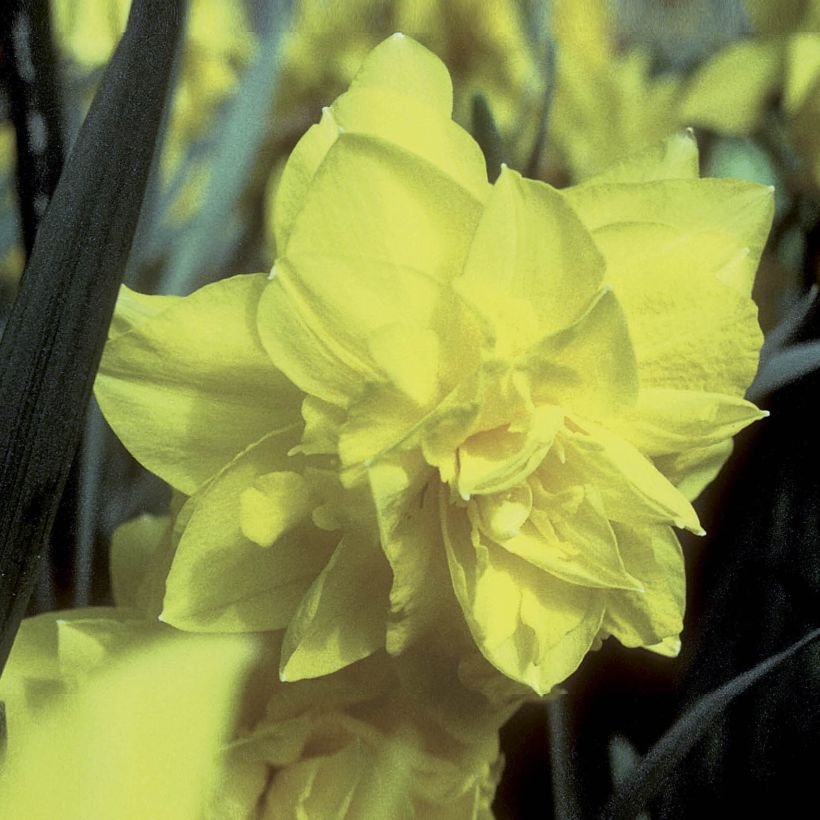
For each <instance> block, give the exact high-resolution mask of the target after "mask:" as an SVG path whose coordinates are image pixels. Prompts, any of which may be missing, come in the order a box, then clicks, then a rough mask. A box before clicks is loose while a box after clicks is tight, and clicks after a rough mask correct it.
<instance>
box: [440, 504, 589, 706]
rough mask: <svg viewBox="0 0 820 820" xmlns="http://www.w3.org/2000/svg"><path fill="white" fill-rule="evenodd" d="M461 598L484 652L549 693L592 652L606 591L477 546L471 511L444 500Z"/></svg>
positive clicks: (443, 511) (446, 535)
mask: <svg viewBox="0 0 820 820" xmlns="http://www.w3.org/2000/svg"><path fill="white" fill-rule="evenodd" d="M440 503H441V516H442V528H443V532H444V541H445V546H446V549H447V560H448V563H449V565H450V574H451V577H452V580H453V588H454V589H455V592H456V597H457V598H458V601H459V603H460V604H461V608H462V611H463V612H464V616H465V618H466V620H467V624H468V626H469V627H470V631H471V632H472V634H473V637H474V639H475V641H476V645H477V646H478V648H479V649H480V650H481V652H482V654H483V655H484V656H485V657H486V658H487V660H489V661H490V663H492V664H493V665H494V666H495V667H496V668H497V669H499V670H500V671H501V672H503V673H504V674H505V675H506V676H507V677H509V678H512V679H513V680H516V681H519V682H521V683H523V684H525V685H526V686H529V687H530V688H531V689H532V690H533V691H535V692H536V693H537V694H545V693H546V692H549V691H550V690H551V689H552V688H553V687H554V686H556V685H557V684H559V683H561V682H562V681H563V680H564V679H565V678H567V677H568V676H569V675H570V674H571V673H572V672H574V671H575V669H577V668H578V666H579V665H580V663H581V661H582V660H583V659H584V657H585V656H586V654H587V652H588V651H589V650H590V648H591V646H592V644H593V642H594V640H595V637H596V635H597V633H598V629H599V628H600V625H601V620H602V618H603V609H604V604H603V596H604V593H603V592H602V591H601V590H595V589H590V588H587V587H580V586H574V585H571V584H566V583H564V582H563V581H560V580H558V579H556V578H554V577H553V576H551V575H550V574H549V573H546V572H544V571H543V570H540V569H537V568H536V567H534V566H533V565H532V564H530V563H528V562H526V561H523V560H521V559H520V558H518V557H516V556H514V555H512V554H510V553H509V552H507V551H506V550H504V549H503V548H501V547H500V546H498V545H493V544H492V543H482V542H480V541H479V542H474V541H473V539H472V538H471V534H470V524H469V521H468V520H467V515H466V512H465V511H464V510H462V509H459V508H457V507H452V506H450V505H449V504H448V503H447V500H446V497H445V496H444V495H442V496H441V497H440Z"/></svg>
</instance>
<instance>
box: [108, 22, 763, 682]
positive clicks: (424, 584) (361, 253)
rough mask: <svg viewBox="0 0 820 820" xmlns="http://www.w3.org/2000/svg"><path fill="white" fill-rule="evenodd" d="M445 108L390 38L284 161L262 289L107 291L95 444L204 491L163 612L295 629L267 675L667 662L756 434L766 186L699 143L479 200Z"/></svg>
mask: <svg viewBox="0 0 820 820" xmlns="http://www.w3.org/2000/svg"><path fill="white" fill-rule="evenodd" d="M451 109H452V91H451V85H450V80H449V77H448V75H447V71H446V69H445V67H444V66H443V64H442V63H441V62H440V61H439V60H438V59H437V58H436V57H434V56H433V55H432V54H431V53H429V52H428V51H426V50H425V49H424V48H422V47H421V46H420V45H418V44H417V43H416V42H414V41H413V40H412V39H410V38H407V37H402V36H401V35H395V36H394V37H392V38H390V39H389V40H387V41H385V42H384V43H382V44H381V45H380V46H379V47H377V48H376V49H375V50H374V51H373V52H372V53H371V54H370V56H369V57H368V58H367V60H366V61H365V63H364V64H363V66H362V68H361V70H360V72H359V74H358V75H357V77H356V79H355V80H354V82H353V84H352V85H351V88H350V90H349V91H348V92H347V93H346V94H344V95H342V96H341V97H339V99H338V100H337V101H336V102H335V103H334V104H333V105H332V106H331V107H330V108H329V109H326V110H325V111H324V113H323V116H322V119H321V122H320V123H319V124H317V125H315V126H314V127H313V128H312V129H311V130H310V131H308V132H307V134H305V136H304V137H303V139H302V140H301V142H300V143H299V144H298V145H297V147H296V148H295V150H294V152H293V154H292V155H291V157H290V160H289V162H288V165H287V167H286V169H285V171H284V174H283V176H282V180H281V185H280V189H279V193H278V198H277V202H276V214H275V215H276V232H277V236H276V245H277V248H279V253H280V255H279V257H278V258H277V259H276V262H275V265H274V267H273V270H272V272H271V274H270V276H269V277H266V276H264V275H262V274H259V275H256V276H246V277H235V278H234V279H232V280H226V281H224V282H221V283H218V284H216V285H212V286H209V288H206V289H204V290H203V291H200V292H199V293H196V294H193V295H192V296H191V297H188V298H186V299H182V300H178V301H171V302H169V301H167V299H166V300H163V299H162V298H154V299H152V298H150V297H139V296H136V295H133V294H130V295H126V296H125V297H124V299H123V302H122V306H121V310H120V314H119V317H120V318H119V323H120V324H119V325H115V335H114V337H113V338H112V341H111V342H110V343H109V347H108V350H107V352H106V355H105V357H104V361H103V367H102V371H101V377H100V379H99V381H98V386H97V392H98V397H99V399H100V402H101V405H102V407H103V410H104V412H105V413H106V415H107V416H108V418H109V421H110V422H111V423H112V425H113V427H114V429H115V430H116V431H117V432H118V433H119V434H120V435H121V437H122V438H123V440H124V442H125V443H126V445H127V446H129V447H130V448H131V449H132V450H133V452H134V453H135V454H136V456H137V457H138V458H140V459H141V460H142V461H143V462H144V463H145V464H146V465H147V466H148V467H149V468H151V469H153V470H155V471H156V472H158V473H159V474H160V475H162V476H163V477H165V478H167V479H168V480H169V481H170V482H171V483H172V484H173V485H174V486H175V487H176V488H177V489H178V490H181V491H182V492H183V493H185V494H188V495H191V496H192V497H191V499H190V500H189V501H188V502H187V504H186V506H185V507H183V509H182V512H181V513H180V516H179V524H178V529H179V531H180V532H181V533H182V535H181V539H180V541H179V545H178V547H177V551H176V554H175V555H174V556H172V558H171V570H170V574H169V577H168V582H167V587H166V599H165V609H164V612H163V615H162V617H163V618H164V619H166V620H168V621H170V622H171V623H174V624H175V625H177V626H181V627H182V628H186V629H195V630H220V629H222V630H226V629H227V630H233V631H237V630H242V629H247V630H252V629H263V628H267V629H277V628H281V627H284V628H286V630H287V631H286V633H285V637H284V641H283V649H282V674H283V676H284V677H286V678H287V679H295V678H299V677H311V676H316V675H322V674H326V673H329V672H332V671H334V670H335V669H338V668H340V667H341V666H345V665H347V664H349V663H352V662H353V661H354V660H356V659H358V658H361V657H364V656H366V655H368V654H371V653H373V652H376V651H377V650H378V649H380V648H383V647H385V646H386V648H387V650H388V651H389V652H391V653H392V654H394V655H396V656H402V655H405V654H406V655H408V656H409V655H412V653H413V652H415V651H419V647H422V648H427V649H428V650H429V654H430V657H444V656H446V655H447V653H448V651H449V652H451V653H458V654H460V656H461V659H462V664H461V670H460V675H461V677H462V679H463V680H466V681H473V682H477V681H478V680H479V678H480V679H481V681H482V682H483V683H485V684H486V683H487V681H488V680H490V681H492V680H493V679H494V680H495V681H496V682H499V681H502V680H503V678H501V677H500V676H499V675H498V673H502V674H503V676H506V678H507V679H511V680H512V681H515V682H517V684H519V685H521V684H523V685H524V686H525V687H528V688H529V689H530V690H532V691H534V692H536V693H546V692H549V691H550V690H551V689H552V688H553V687H555V686H556V685H557V684H560V683H561V682H562V681H563V680H564V679H565V678H566V677H567V676H568V675H570V674H571V673H572V672H573V671H574V670H575V669H576V668H577V667H578V665H579V664H580V663H581V661H582V660H583V658H584V656H585V655H586V653H587V652H588V651H589V650H590V649H591V648H593V647H594V646H596V645H598V644H599V642H600V640H601V639H602V638H605V637H607V636H610V635H612V636H614V637H616V638H617V639H618V640H619V641H621V642H622V643H624V644H625V645H627V646H644V647H648V648H650V649H653V650H655V651H658V652H661V653H666V654H674V653H675V652H676V651H677V649H678V646H679V633H680V630H681V625H682V624H681V621H682V613H683V605H684V577H683V561H682V556H681V551H680V547H679V544H678V540H677V537H676V535H675V528H684V529H688V530H690V531H692V532H696V533H697V532H701V527H700V524H699V522H698V517H697V515H696V513H695V511H694V509H693V508H692V506H691V503H690V502H691V500H692V499H693V498H694V497H695V496H696V495H697V494H698V493H699V492H700V490H701V489H702V487H703V486H704V485H705V484H706V483H707V482H708V481H710V480H711V478H713V477H714V475H715V473H716V472H717V470H718V469H719V467H720V465H721V463H722V462H723V460H724V459H725V458H726V456H727V454H728V451H729V449H730V447H731V436H732V435H733V434H734V433H735V432H737V431H738V430H740V429H741V428H743V427H744V426H746V425H748V424H749V423H751V422H753V421H754V420H756V419H758V418H760V417H761V416H762V415H763V414H762V413H761V412H760V411H759V410H758V409H757V408H755V407H754V406H753V405H751V404H749V403H748V402H746V401H744V399H743V398H742V396H743V393H744V391H745V389H746V387H747V386H748V384H749V382H750V381H751V379H752V377H753V375H754V372H755V368H756V364H757V355H758V349H759V346H760V341H761V338H760V332H759V329H758V326H757V321H756V309H755V306H754V304H753V303H752V301H751V299H750V297H749V292H750V289H751V283H752V279H753V276H754V272H755V269H756V265H757V261H758V257H759V255H760V253H761V250H762V246H763V243H764V241H765V237H766V234H767V231H768V228H769V225H770V221H771V216H772V195H771V191H770V189H768V188H765V187H762V186H759V185H755V184H752V183H747V182H738V181H727V180H701V179H698V177H697V151H696V147H695V144H694V141H693V139H692V138H691V136H690V135H688V134H683V135H680V136H678V137H675V138H673V139H671V140H670V141H668V142H667V143H665V144H663V145H660V146H658V147H657V148H655V149H654V150H653V151H651V152H649V153H648V154H646V155H645V156H643V157H640V158H637V159H634V160H629V161H626V162H624V163H622V164H620V165H618V166H615V167H613V168H611V169H610V170H608V171H607V172H605V173H604V174H603V175H602V176H599V177H597V178H595V179H593V180H591V181H589V182H588V183H586V184H584V185H582V186H579V187H577V188H570V189H567V190H565V191H557V190H555V189H553V188H551V187H550V186H548V185H546V184H544V183H541V182H535V181H531V180H528V179H524V178H522V177H521V176H520V175H519V174H518V173H516V172H515V171H513V170H510V169H508V168H504V169H503V171H502V173H501V174H500V176H499V178H498V180H497V181H496V183H495V184H494V185H490V184H489V183H488V181H487V176H486V171H485V164H484V159H483V157H482V155H481V153H480V150H479V148H478V146H477V145H476V144H475V143H474V142H473V140H472V139H471V137H470V136H469V135H468V134H467V133H466V132H465V131H463V130H462V129H461V128H460V127H459V126H457V125H456V124H455V123H453V121H452V119H451ZM163 317H165V318H163ZM128 328H130V329H128ZM219 328H221V329H222V330H223V333H224V334H225V335H215V336H213V338H212V335H213V334H214V333H215V330H217V329H219ZM122 330H124V331H125V332H121V331H122ZM229 332H230V333H234V332H235V336H233V337H227V334H228V333H229ZM117 334H119V335H117ZM294 385H295V387H294ZM297 388H298V389H297ZM299 404H300V405H301V408H299ZM299 409H301V417H300V415H299ZM273 430H278V431H279V432H277V433H271V432H270V431H273ZM246 448H247V449H246ZM220 528H221V529H220ZM217 530H218V531H219V532H221V533H223V534H225V533H228V532H230V533H233V535H232V536H231V537H230V538H229V537H228V536H227V535H225V536H224V538H223V539H222V540H221V541H219V540H218V539H217V536H215V535H214V533H215V532H217ZM259 555H264V556H266V557H265V558H264V559H262V558H259V557H258V556H259ZM240 556H242V558H241V560H240ZM229 570H230V571H229ZM183 579H184V580H183ZM218 589H221V590H222V591H221V592H217V591H215V590H218ZM220 596H221V597H220ZM217 597H220V600H221V601H222V602H226V603H225V605H224V606H222V608H221V609H219V608H218V607H215V606H213V605H211V604H212V602H213V600H214V599H215V598H217ZM209 601H210V602H211V604H209V603H208V602H209ZM271 601H274V602H275V603H271ZM226 613H228V614H226ZM459 630H461V631H459ZM451 636H454V637H452V640H451ZM463 636H467V642H466V645H467V647H468V649H465V641H463V640H462V639H461V638H462V637H463ZM476 648H477V650H478V651H479V652H480V655H479V654H478V652H476V651H475V649H476ZM470 652H474V653H475V656H476V657H472V656H471V655H470V654H469V653H470ZM481 656H483V660H482V659H481ZM487 661H488V662H489V664H487V663H486V662H487ZM482 664H483V666H482ZM493 670H495V671H493ZM432 672H433V674H435V670H434V669H433V670H432ZM471 673H472V674H471ZM479 673H480V674H479ZM488 674H489V677H488ZM485 691H490V689H489V688H487V687H485Z"/></svg>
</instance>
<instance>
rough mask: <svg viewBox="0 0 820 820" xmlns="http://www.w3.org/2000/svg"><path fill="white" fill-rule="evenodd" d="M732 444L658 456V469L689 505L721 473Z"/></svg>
mask: <svg viewBox="0 0 820 820" xmlns="http://www.w3.org/2000/svg"><path fill="white" fill-rule="evenodd" d="M732 446H733V445H732V440H731V439H725V440H724V441H721V442H718V443H717V444H712V445H709V446H708V447H697V448H695V449H693V450H687V451H686V452H683V453H675V454H673V455H668V456H657V457H656V458H655V459H653V460H654V462H655V466H656V467H657V468H658V469H659V470H660V471H661V472H662V473H663V474H664V475H665V476H666V477H667V478H668V479H669V480H670V481H671V482H672V483H673V484H674V485H675V486H676V487H677V488H678V490H680V492H681V493H683V495H685V496H686V497H687V498H688V499H689V500H690V501H691V500H693V499H695V498H697V497H698V496H699V495H700V494H701V493H702V492H703V490H704V488H705V487H706V486H707V485H708V484H710V483H711V482H712V481H713V480H714V478H715V476H716V475H717V474H718V473H719V472H720V468H721V467H723V465H724V464H725V463H726V460H727V459H728V458H729V456H730V455H731V453H732Z"/></svg>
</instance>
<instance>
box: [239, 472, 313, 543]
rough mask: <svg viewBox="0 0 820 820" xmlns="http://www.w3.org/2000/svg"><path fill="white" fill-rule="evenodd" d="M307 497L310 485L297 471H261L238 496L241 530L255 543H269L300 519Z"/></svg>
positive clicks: (307, 509)
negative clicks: (263, 472)
mask: <svg viewBox="0 0 820 820" xmlns="http://www.w3.org/2000/svg"><path fill="white" fill-rule="evenodd" d="M311 501H312V499H311V494H310V488H309V487H308V484H307V482H306V481H305V479H304V478H302V476H301V475H299V473H294V472H288V471H281V472H275V473H265V474H264V475H261V476H259V478H257V479H256V481H255V482H254V484H253V486H252V487H249V488H248V489H247V490H244V491H243V492H242V493H241V495H240V496H239V523H240V527H241V529H242V534H243V535H244V536H245V537H246V538H248V539H250V540H251V541H253V542H254V543H256V544H259V546H262V547H269V546H271V545H272V544H273V543H275V541H276V540H277V538H279V536H280V535H283V534H284V533H286V532H287V531H288V530H289V529H291V528H292V527H294V526H296V525H297V524H299V523H300V522H301V521H303V520H304V518H305V516H306V515H307V514H308V513H309V512H310V510H311Z"/></svg>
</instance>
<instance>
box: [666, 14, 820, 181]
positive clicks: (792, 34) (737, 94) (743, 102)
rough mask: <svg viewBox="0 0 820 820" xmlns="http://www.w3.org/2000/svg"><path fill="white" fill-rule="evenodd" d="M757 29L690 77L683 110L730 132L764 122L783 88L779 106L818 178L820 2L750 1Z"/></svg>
mask: <svg viewBox="0 0 820 820" xmlns="http://www.w3.org/2000/svg"><path fill="white" fill-rule="evenodd" d="M749 12H750V16H751V18H752V21H753V23H754V24H755V26H756V30H757V36H755V37H752V38H749V39H745V40H741V41H740V42H737V43H734V44H732V45H731V46H728V47H727V48H725V49H723V50H721V51H719V52H718V53H717V54H716V55H715V56H714V57H712V59H710V60H708V61H707V62H706V63H705V64H704V65H703V66H702V67H701V68H700V69H699V70H698V71H697V72H696V73H695V75H694V76H693V77H692V79H691V81H690V83H689V85H688V86H687V89H686V94H685V96H684V98H683V100H682V102H681V110H680V117H681V118H683V119H685V120H687V121H688V122H690V123H691V124H693V125H703V126H706V127H708V128H712V129H713V130H715V131H719V132H722V133H728V134H748V133H750V132H753V131H755V130H756V129H758V128H760V127H761V125H763V120H764V115H765V113H766V111H767V110H768V109H769V108H770V107H772V105H773V104H774V101H775V98H776V96H777V95H778V94H780V95H781V106H782V112H783V114H784V115H785V120H786V123H787V126H788V128H789V131H790V133H791V137H792V139H793V140H794V144H795V147H796V149H797V150H798V152H799V153H800V155H801V156H802V157H803V158H804V159H805V161H806V165H807V170H808V171H809V172H810V174H811V177H812V178H813V180H814V184H815V185H817V184H820V138H818V136H817V121H818V115H820V4H818V3H817V2H815V1H814V0H813V1H812V2H794V3H790V4H783V3H775V2H771V0H754V1H751V0H750V2H749Z"/></svg>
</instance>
